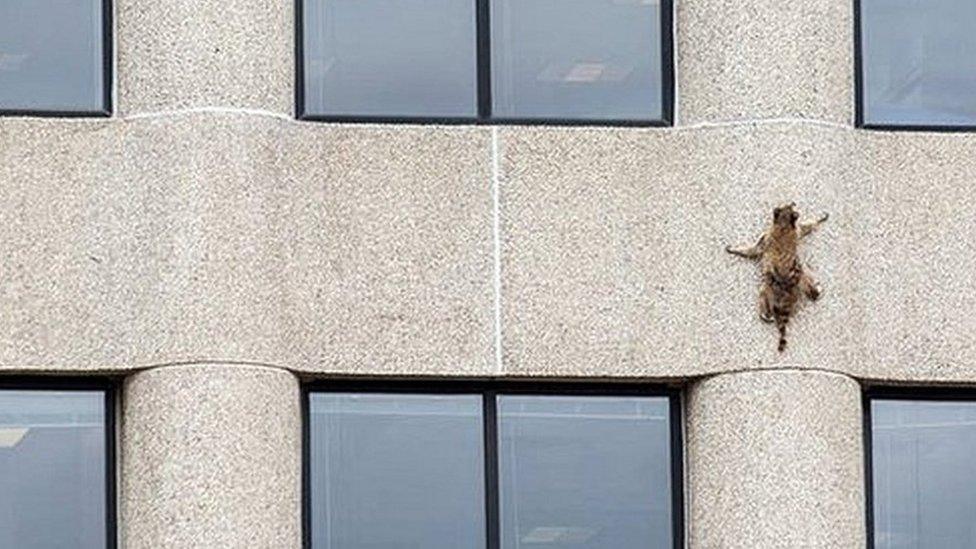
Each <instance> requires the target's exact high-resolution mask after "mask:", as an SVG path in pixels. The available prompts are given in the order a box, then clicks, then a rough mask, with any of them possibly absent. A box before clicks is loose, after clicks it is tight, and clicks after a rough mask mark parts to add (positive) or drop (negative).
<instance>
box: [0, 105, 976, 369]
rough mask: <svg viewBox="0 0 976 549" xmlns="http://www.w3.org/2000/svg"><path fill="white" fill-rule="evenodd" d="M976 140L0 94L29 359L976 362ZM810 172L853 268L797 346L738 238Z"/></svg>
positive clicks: (0, 141) (787, 126)
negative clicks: (13, 99) (426, 121)
mask: <svg viewBox="0 0 976 549" xmlns="http://www.w3.org/2000/svg"><path fill="white" fill-rule="evenodd" d="M496 151H497V152H496ZM974 152H976V136H973V135H969V134H914V133H889V132H867V131H860V130H854V129H852V128H847V127H845V126H843V125H839V124H829V123H819V122H810V121H797V120H782V121H750V122H744V123H741V124H740V123H734V124H731V125H723V124H718V125H716V124H702V125H701V126H699V127H695V128H675V129H630V128H543V127H507V126H506V127H500V128H491V127H473V126H451V127H446V126H441V127H427V126H393V125H389V126H379V125H364V126H360V125H331V124H329V125H323V124H317V123H305V122H297V121H291V120H288V119H285V118H282V117H276V116H269V115H263V114H262V115H255V114H253V113H249V112H243V113H237V112H233V113H232V112H223V111H220V110H218V111H210V110H206V109H205V110H200V111H196V110H193V109H190V110H188V111H185V112H183V111H179V113H178V114H173V115H172V116H170V115H165V116H160V117H152V116H149V117H135V118H133V119H128V120H126V119H109V120H99V121H62V120H51V119H14V118H11V119H0V183H2V184H0V219H3V220H4V226H3V229H2V231H3V238H2V239H0V266H2V267H0V269H2V271H0V325H2V326H4V330H2V331H0V369H2V370H4V371H15V370H16V371H20V370H28V371H98V370H103V371H121V370H131V369H140V368H145V367H148V366H152V365H156V364H167V363H174V362H193V361H199V360H203V359H205V360H218V361H228V362H253V363H261V364H274V365H281V366H282V367H284V368H288V369H291V370H294V371H299V372H309V373H311V374H325V375H407V376H414V375H417V376H473V377H486V376H511V377H555V378H559V377H565V378H580V377H594V378H626V379H689V378H694V377H698V376H704V375H709V374H713V373H717V372H723V371H730V370H741V369H765V368H779V367H791V366H792V365H816V367H818V368H823V369H826V370H836V371H839V372H843V373H846V374H849V375H852V376H855V377H857V378H859V379H866V380H879V381H885V380H895V381H926V382H929V381H931V382H974V381H976V341H974V338H972V337H971V334H972V333H973V328H974V325H973V320H972V318H971V315H970V314H969V312H972V311H974V310H976V279H974V278H973V277H971V276H969V274H968V273H971V272H974V270H976V243H974V242H973V241H972V239H968V238H964V237H962V236H965V235H971V234H974V231H976V217H974V216H971V215H967V212H969V211H972V210H973V206H974V202H976V195H974V194H973V193H972V192H970V190H969V189H970V184H971V181H970V177H971V174H972V173H976V154H973V153H974ZM493 155H497V156H493ZM496 160H497V169H496V163H495V161H496ZM496 186H497V187H496ZM496 188H497V190H498V203H497V204H496V202H495V198H494V191H495V189H496ZM783 200H795V201H797V202H798V203H799V205H800V208H801V209H802V210H803V211H805V212H809V213H819V212H820V211H828V212H830V213H831V219H830V221H829V222H828V223H827V224H826V225H825V226H824V228H823V230H822V231H821V232H819V233H818V234H816V235H814V236H812V237H810V239H808V241H806V242H805V243H804V249H803V253H804V254H805V257H806V258H807V259H808V260H809V264H810V267H811V269H812V271H813V272H814V273H815V274H816V275H817V276H818V277H819V279H820V280H821V282H822V284H823V287H824V290H825V293H824V298H823V299H822V300H821V302H819V303H816V304H813V305H810V306H807V307H805V308H804V309H803V310H801V311H800V312H799V314H798V315H797V317H796V319H795V321H794V322H793V323H792V324H791V326H790V333H789V346H788V349H787V352H786V353H784V354H778V353H776V351H775V339H776V335H775V331H774V330H773V329H771V328H769V327H768V326H766V325H763V324H762V323H761V322H759V320H758V318H757V315H756V313H755V305H754V304H755V293H756V282H757V268H756V266H755V265H753V264H750V263H749V262H747V261H744V260H738V259H737V258H733V257H730V256H727V255H726V254H725V253H724V252H723V251H722V250H723V249H724V247H725V246H726V245H728V244H733V243H745V242H748V241H750V240H752V239H754V238H755V237H756V235H757V234H758V233H759V231H760V230H761V229H762V228H763V225H764V223H765V220H766V219H767V217H768V215H769V209H770V208H771V207H772V205H773V204H776V203H778V202H780V201H783ZM496 206H497V208H498V214H499V222H500V223H499V227H498V229H499V230H498V231H496V230H495V229H496V227H495V219H494V212H495V208H496ZM496 239H499V244H500V246H499V251H500V256H497V257H496V253H495V244H496ZM496 261H497V262H499V265H500V275H501V278H500V280H499V282H500V288H501V299H500V305H501V311H500V313H501V314H500V320H501V325H500V332H501V344H502V346H501V351H502V353H501V355H502V356H501V359H502V365H501V368H498V366H497V362H496V357H495V345H496V334H495V331H496V325H495V320H496V319H495V297H496V296H495V274H494V273H495V268H496Z"/></svg>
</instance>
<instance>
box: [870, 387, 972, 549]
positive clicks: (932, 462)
mask: <svg viewBox="0 0 976 549" xmlns="http://www.w3.org/2000/svg"><path fill="white" fill-rule="evenodd" d="M871 420H872V428H871V434H872V470H873V499H874V540H875V546H876V547H879V548H892V549H894V548H902V547H904V548H915V547H974V546H976V523H974V521H973V520H972V517H973V512H972V510H973V509H976V465H974V463H976V462H974V460H973V456H974V455H976V402H946V401H910V400H883V399H878V400H873V401H872V402H871Z"/></svg>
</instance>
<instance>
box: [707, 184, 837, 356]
mask: <svg viewBox="0 0 976 549" xmlns="http://www.w3.org/2000/svg"><path fill="white" fill-rule="evenodd" d="M799 218H800V214H799V213H797V211H796V204H795V203H790V204H785V205H782V206H779V207H777V208H774V209H773V223H772V225H770V226H769V228H768V229H766V231H765V232H764V233H763V234H762V236H760V237H759V241H758V242H756V244H755V245H753V246H749V247H741V248H733V247H731V246H729V247H727V248H725V251H727V252H729V253H730V254H734V255H738V256H741V257H745V258H748V259H759V260H760V265H761V267H762V285H761V288H760V290H759V318H761V319H762V320H763V321H764V322H775V323H776V327H777V328H778V329H779V347H778V349H779V351H780V352H783V351H784V350H785V349H786V325H787V324H788V323H789V321H790V317H791V316H792V315H793V313H794V311H795V310H796V306H797V303H798V302H799V301H800V298H801V297H802V296H806V297H807V298H808V299H810V300H811V301H816V300H817V299H819V298H820V287H819V286H818V285H817V283H816V282H815V281H814V280H813V278H811V277H810V275H809V274H808V273H807V272H805V271H804V270H803V264H802V263H801V262H800V258H799V256H798V255H797V245H798V244H799V241H800V239H801V238H803V237H805V236H807V235H808V234H810V233H812V232H813V231H814V230H815V229H816V228H817V227H819V226H820V224H821V223H823V222H824V221H827V218H828V215H827V214H824V215H823V216H821V217H820V218H819V219H817V220H816V221H810V222H807V223H797V221H798V220H799Z"/></svg>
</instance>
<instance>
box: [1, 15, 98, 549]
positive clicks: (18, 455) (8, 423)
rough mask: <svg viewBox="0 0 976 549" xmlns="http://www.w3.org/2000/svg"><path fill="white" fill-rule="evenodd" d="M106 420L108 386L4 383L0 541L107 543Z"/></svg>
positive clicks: (33, 548) (39, 546)
mask: <svg viewBox="0 0 976 549" xmlns="http://www.w3.org/2000/svg"><path fill="white" fill-rule="evenodd" d="M65 3H68V2H65ZM105 425H106V423H105V393H103V392H101V391H63V392H62V391H34V390H30V391H21V390H0V547H11V548H13V547H16V548H18V549H50V548H55V547H71V548H77V549H89V548H92V549H94V548H102V549H104V547H105V546H106V515H105V501H106V493H105V490H106V482H105V480H106V479H105V474H106V473H105V471H106V468H107V467H106V459H107V456H106V455H105Z"/></svg>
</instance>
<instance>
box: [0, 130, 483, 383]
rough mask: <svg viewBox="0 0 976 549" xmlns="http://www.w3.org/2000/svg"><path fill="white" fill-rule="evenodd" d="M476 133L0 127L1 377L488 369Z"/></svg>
mask: <svg viewBox="0 0 976 549" xmlns="http://www.w3.org/2000/svg"><path fill="white" fill-rule="evenodd" d="M490 150H491V147H490V130H487V129H471V128H438V127H412V128H385V127H364V126H357V127H344V128H341V127H334V126H326V125H320V124H303V123H297V122H286V121H280V120H277V119H274V118H271V117H254V116H247V115H215V114H188V115H180V116H173V117H166V118H161V119H151V120H135V121H124V122H119V121H111V122H105V121H103V122H65V121H48V120H15V119H7V120H0V181H2V182H3V184H2V185H0V219H2V226H3V234H4V238H3V239H0V265H2V267H0V269H2V272H0V325H2V326H4V330H2V331H0V365H2V366H0V368H2V369H8V370H9V369H32V370H37V369H42V370H43V369H80V370H87V369H107V370H112V369H128V368H139V367H145V366H151V365H155V364H167V363H173V362H195V361H207V360H217V361H232V362H256V363H262V364H272V365H284V366H288V367H291V368H295V369H299V370H309V369H313V370H317V371H324V372H364V371H368V372H398V373H417V374H420V373H428V374H444V375H447V374H469V375H486V374H489V373H491V372H492V371H493V358H494V354H493V345H494V341H493V337H492V336H493V313H492V304H493V286H492V281H491V272H492V224H491V211H492V206H491V188H490V165H491V158H490Z"/></svg>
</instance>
